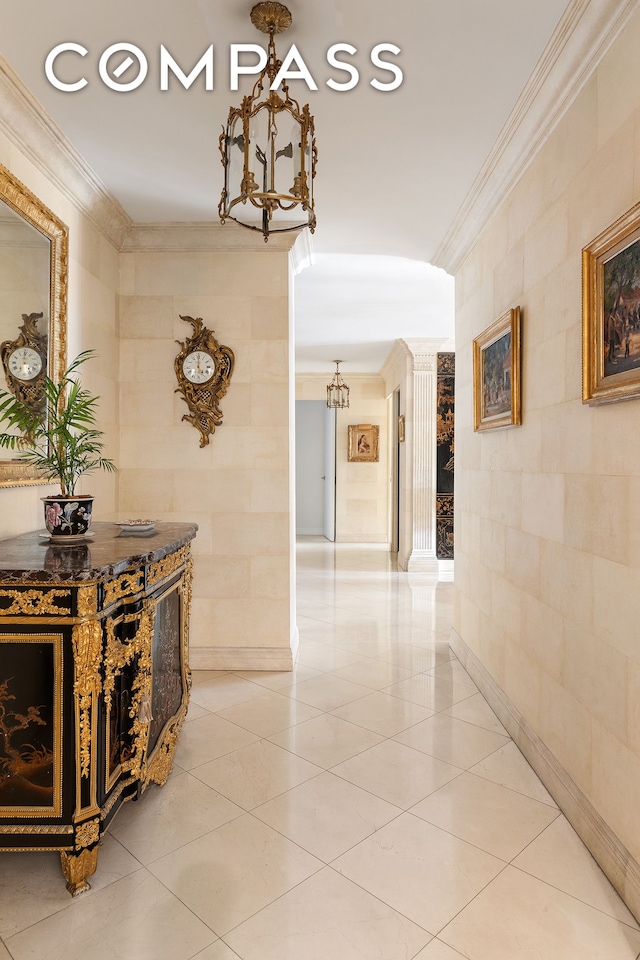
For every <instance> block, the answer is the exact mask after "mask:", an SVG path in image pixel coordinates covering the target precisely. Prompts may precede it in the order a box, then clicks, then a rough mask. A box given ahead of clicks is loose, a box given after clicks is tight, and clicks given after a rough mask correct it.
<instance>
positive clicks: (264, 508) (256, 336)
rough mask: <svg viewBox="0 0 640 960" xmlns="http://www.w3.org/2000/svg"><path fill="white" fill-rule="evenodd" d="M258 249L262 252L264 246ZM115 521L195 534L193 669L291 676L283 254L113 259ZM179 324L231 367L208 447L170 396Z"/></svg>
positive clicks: (149, 254) (129, 254)
mask: <svg viewBox="0 0 640 960" xmlns="http://www.w3.org/2000/svg"><path fill="white" fill-rule="evenodd" d="M261 246H262V243H261ZM120 278H121V294H122V295H121V298H120V338H121V339H120V363H121V384H120V389H121V451H120V467H121V469H120V474H119V477H120V503H119V507H120V513H121V515H122V516H123V517H124V516H142V515H144V516H150V517H154V518H157V519H162V520H170V519H171V520H180V521H195V522H196V523H197V524H198V525H199V532H198V536H197V537H196V540H195V542H194V555H195V578H194V602H193V610H192V622H191V665H192V666H193V667H200V668H216V669H227V668H229V669H230V668H245V669H252V668H261V667H262V668H267V669H287V667H290V666H291V643H292V632H293V630H294V622H293V619H292V613H291V607H290V604H291V585H290V581H291V569H290V565H291V558H290V546H291V531H290V498H291V486H290V465H289V441H290V436H289V434H290V426H291V418H290V398H289V392H290V378H289V361H290V350H289V342H290V338H289V297H288V285H289V261H288V254H287V253H286V252H279V253H271V252H269V251H267V250H264V249H260V250H259V251H258V252H255V253H249V252H245V253H224V252H222V253H215V252H209V253H206V252H205V253H202V252H155V253H153V252H148V251H147V252H123V253H122V254H121V257H120ZM180 315H189V316H192V317H202V318H203V320H204V322H205V324H206V325H207V326H208V327H209V328H211V329H213V330H214V332H215V335H216V338H217V339H218V341H219V342H220V343H222V344H225V345H226V346H229V347H231V349H232V350H233V351H234V354H235V370H234V373H233V377H232V380H231V385H230V388H229V391H228V393H227V395H226V397H224V399H223V400H222V401H221V409H222V413H223V422H222V424H221V425H220V426H219V427H218V428H217V429H216V432H215V434H214V435H213V436H212V437H211V440H210V443H209V445H207V446H205V447H203V448H200V447H199V440H200V435H199V433H198V431H197V430H196V429H194V428H193V427H192V426H191V425H190V424H189V423H186V422H183V421H182V416H183V414H184V413H186V412H187V406H186V404H185V403H184V401H183V400H182V399H181V397H180V396H179V395H177V394H175V392H174V391H175V388H176V387H177V382H176V378H175V373H174V359H175V356H176V354H177V353H178V352H179V347H178V345H177V344H176V340H185V339H186V338H187V337H189V336H191V334H192V327H191V325H190V324H188V323H186V322H185V321H183V320H181V319H180Z"/></svg>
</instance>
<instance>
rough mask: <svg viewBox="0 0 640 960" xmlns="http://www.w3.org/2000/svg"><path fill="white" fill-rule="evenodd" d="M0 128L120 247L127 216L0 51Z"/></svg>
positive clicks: (128, 228)
mask: <svg viewBox="0 0 640 960" xmlns="http://www.w3.org/2000/svg"><path fill="white" fill-rule="evenodd" d="M0 131H2V133H4V135H5V136H6V137H7V138H8V139H9V140H10V141H11V142H12V143H14V144H15V145H16V147H18V149H19V150H20V152H21V153H23V154H25V156H27V157H28V158H29V160H30V161H31V162H32V163H33V164H34V166H35V167H36V168H37V169H38V170H40V171H41V172H42V173H43V174H44V175H45V176H46V177H47V178H48V179H49V180H50V181H51V182H52V183H53V184H54V186H55V187H57V189H58V190H59V191H60V192H61V193H62V194H63V195H64V196H65V197H66V198H67V199H68V200H70V201H71V203H73V205H74V206H75V207H76V208H77V209H78V210H79V211H80V212H81V213H83V214H84V215H85V216H86V217H88V218H89V220H91V221H92V222H93V223H94V224H95V226H96V227H98V229H99V230H101V231H102V232H103V233H104V234H105V235H106V236H107V238H108V239H109V240H110V241H111V242H112V243H113V244H114V246H115V247H117V248H118V249H120V247H121V246H122V244H123V242H124V239H125V237H126V235H127V233H128V232H129V230H130V229H131V224H132V220H131V217H130V216H129V214H128V213H127V212H126V211H125V210H124V208H123V207H121V206H120V204H119V203H118V201H117V200H116V199H115V197H114V196H112V194H111V193H109V191H108V190H107V188H106V187H105V185H104V183H103V182H102V181H101V180H100V179H99V177H97V176H96V174H95V173H94V172H93V170H92V169H91V167H90V166H89V164H88V163H87V162H86V160H85V159H84V157H82V156H81V154H80V153H78V151H77V150H76V148H75V147H74V146H73V144H72V143H71V141H70V140H69V139H68V138H67V137H66V136H65V134H64V133H63V132H62V130H61V129H60V127H59V126H58V125H57V124H56V123H55V122H54V121H53V120H52V119H51V117H50V116H49V114H48V113H47V112H46V110H45V109H44V107H43V106H42V104H41V103H40V102H39V100H37V99H36V98H35V97H34V95H33V94H32V93H31V91H30V90H29V88H28V87H27V86H26V85H25V84H24V83H23V81H22V80H21V79H20V77H19V76H18V74H17V73H16V72H15V70H14V69H13V67H12V66H11V65H10V64H9V63H8V61H7V60H5V58H4V57H3V56H1V55H0Z"/></svg>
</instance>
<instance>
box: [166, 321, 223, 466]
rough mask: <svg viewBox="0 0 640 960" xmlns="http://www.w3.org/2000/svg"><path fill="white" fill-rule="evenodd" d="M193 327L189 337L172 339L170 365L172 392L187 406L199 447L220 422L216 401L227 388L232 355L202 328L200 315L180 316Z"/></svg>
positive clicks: (220, 413) (207, 440) (189, 419)
mask: <svg viewBox="0 0 640 960" xmlns="http://www.w3.org/2000/svg"><path fill="white" fill-rule="evenodd" d="M180 319H181V320H185V321H186V322H187V323H190V324H191V326H192V327H193V336H192V337H188V338H187V339H186V340H176V343H177V344H178V345H179V346H180V353H179V354H178V356H177V357H176V359H175V362H174V367H175V371H176V377H177V378H178V388H177V390H176V391H175V392H176V393H180V394H182V399H183V400H184V401H185V403H186V404H187V406H188V407H189V413H185V415H184V416H183V418H182V419H183V420H186V421H187V422H188V423H190V424H191V425H192V426H194V427H195V428H196V430H198V431H199V433H200V446H201V447H204V446H206V445H207V444H208V443H209V436H210V435H211V434H212V433H215V430H216V427H217V426H219V425H220V424H221V423H222V411H221V410H220V400H221V399H222V398H223V397H224V395H225V393H226V392H227V389H228V387H229V382H230V380H231V375H232V373H233V366H234V363H235V358H234V355H233V350H231V348H230V347H224V346H222V344H220V343H218V341H217V340H216V338H215V337H214V335H213V330H209V329H208V328H207V327H205V325H204V322H203V320H202V318H201V317H197V318H196V319H195V320H194V318H193V317H183V316H182V315H181V316H180Z"/></svg>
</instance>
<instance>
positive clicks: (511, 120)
mask: <svg viewBox="0 0 640 960" xmlns="http://www.w3.org/2000/svg"><path fill="white" fill-rule="evenodd" d="M639 3H640V0H573V2H572V3H570V4H569V6H568V7H567V9H566V11H565V13H564V15H563V17H562V19H561V20H560V22H559V24H558V26H557V27H556V30H555V31H554V33H553V36H552V37H551V40H550V41H549V43H548V45H547V47H546V49H545V51H544V52H543V54H542V56H541V58H540V60H539V61H538V63H537V65H536V67H535V69H534V71H533V73H532V74H531V77H530V78H529V80H528V82H527V84H526V85H525V87H524V89H523V91H522V93H521V94H520V97H519V98H518V101H517V103H516V105H515V107H514V108H513V110H512V111H511V113H510V115H509V117H508V119H507V122H506V123H505V125H504V127H503V128H502V131H501V132H500V134H499V136H498V139H497V140H496V142H495V144H494V146H493V148H492V150H491V152H490V154H489V156H488V157H487V159H486V160H485V162H484V164H483V166H482V168H481V170H480V172H479V174H478V176H477V177H476V179H475V181H474V183H473V185H472V187H471V189H470V191H469V193H468V194H467V196H466V198H465V200H464V201H463V203H462V206H461V207H460V209H459V211H458V213H457V214H456V218H455V220H454V221H453V223H452V225H451V227H450V228H449V230H448V232H447V234H446V235H445V237H444V239H443V241H442V243H441V244H440V246H439V247H438V249H437V250H436V252H435V255H434V257H433V259H432V260H431V262H432V263H433V264H434V266H437V267H442V268H443V269H444V270H446V271H447V272H448V273H451V274H455V273H456V271H457V270H458V269H459V267H460V266H461V264H462V262H463V261H464V260H465V258H466V257H467V255H468V254H469V252H470V251H471V249H472V247H473V246H474V244H475V242H476V240H477V238H478V234H479V233H480V231H481V230H482V229H483V228H484V226H485V225H486V224H487V223H488V221H489V220H490V219H491V216H492V215H493V213H494V212H495V211H496V210H497V209H498V208H499V207H500V206H501V205H502V204H503V203H504V201H505V199H506V198H507V196H508V195H509V193H510V192H511V191H512V190H513V188H514V187H515V185H516V184H517V183H518V181H519V180H520V178H521V177H522V176H523V174H524V173H525V171H526V170H527V168H528V167H529V166H530V164H531V163H532V161H533V159H534V158H535V157H536V156H537V154H538V153H539V151H540V149H541V148H542V147H543V145H544V144H545V142H546V141H547V140H548V138H549V136H550V135H551V133H552V132H553V130H554V129H555V128H556V126H557V125H558V123H559V122H560V120H561V119H562V117H563V116H564V115H565V114H566V112H567V110H568V109H569V107H570V106H571V104H572V103H573V102H574V101H575V99H576V97H577V96H578V94H579V93H580V91H581V90H582V89H583V88H584V86H585V84H586V83H587V81H588V80H589V78H590V77H591V76H592V75H593V72H594V71H595V69H596V68H597V66H598V65H599V64H600V62H601V61H602V59H603V58H604V56H605V55H606V53H607V52H608V50H609V49H610V48H611V46H612V44H613V43H614V42H615V40H616V39H617V37H618V36H619V35H620V33H621V32H622V30H623V29H624V27H625V26H626V24H627V23H628V21H629V19H630V17H631V16H632V15H633V14H634V13H635V11H636V10H637V8H638V5H639Z"/></svg>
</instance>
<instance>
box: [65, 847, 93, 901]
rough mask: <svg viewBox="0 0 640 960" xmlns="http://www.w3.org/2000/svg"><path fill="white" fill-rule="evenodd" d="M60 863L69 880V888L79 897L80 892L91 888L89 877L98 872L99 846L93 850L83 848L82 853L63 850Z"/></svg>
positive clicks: (70, 891)
mask: <svg viewBox="0 0 640 960" xmlns="http://www.w3.org/2000/svg"><path fill="white" fill-rule="evenodd" d="M60 865H61V867H62V873H63V874H64V878H65V880H66V881H67V890H68V891H69V893H70V894H71V896H72V897H77V896H78V894H79V893H83V892H84V891H85V890H90V889H91V884H89V883H88V882H87V877H90V876H91V875H92V874H94V873H95V872H96V867H97V866H98V847H97V846H95V847H93V849H92V850H82V851H81V852H80V853H65V851H64V850H61V851H60Z"/></svg>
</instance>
